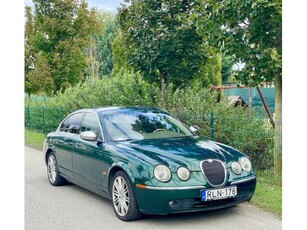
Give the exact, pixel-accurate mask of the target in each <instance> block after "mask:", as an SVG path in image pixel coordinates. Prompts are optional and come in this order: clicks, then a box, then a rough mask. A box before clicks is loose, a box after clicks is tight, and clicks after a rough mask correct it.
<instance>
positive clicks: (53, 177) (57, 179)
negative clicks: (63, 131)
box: [47, 153, 66, 186]
mask: <svg viewBox="0 0 307 230" xmlns="http://www.w3.org/2000/svg"><path fill="white" fill-rule="evenodd" d="M47 175H48V180H49V182H50V184H51V185H53V186H59V185H63V184H65V183H66V180H65V179H64V178H63V177H62V176H61V175H60V172H59V170H58V165H57V161H56V158H55V155H54V153H50V154H49V156H48V158H47Z"/></svg>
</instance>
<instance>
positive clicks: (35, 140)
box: [25, 129, 46, 150]
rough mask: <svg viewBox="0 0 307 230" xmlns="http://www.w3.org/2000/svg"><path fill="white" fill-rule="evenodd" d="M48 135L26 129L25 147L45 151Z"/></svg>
mask: <svg viewBox="0 0 307 230" xmlns="http://www.w3.org/2000/svg"><path fill="white" fill-rule="evenodd" d="M45 137H46V135H45V134H43V133H37V132H33V131H29V130H26V129H25V145H26V146H29V147H32V148H34V149H37V150H43V144H44V139H45Z"/></svg>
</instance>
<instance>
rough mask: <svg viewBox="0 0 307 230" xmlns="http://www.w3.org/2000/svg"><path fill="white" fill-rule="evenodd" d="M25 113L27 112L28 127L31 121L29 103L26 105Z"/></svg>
mask: <svg viewBox="0 0 307 230" xmlns="http://www.w3.org/2000/svg"><path fill="white" fill-rule="evenodd" d="M27 113H28V119H27V127H28V129H29V128H30V121H31V119H30V106H29V105H28V106H27Z"/></svg>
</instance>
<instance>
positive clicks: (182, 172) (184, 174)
mask: <svg viewBox="0 0 307 230" xmlns="http://www.w3.org/2000/svg"><path fill="white" fill-rule="evenodd" d="M177 175H178V177H179V179H180V180H183V181H186V180H188V179H189V178H190V171H189V170H188V169H187V168H185V167H180V168H178V170H177Z"/></svg>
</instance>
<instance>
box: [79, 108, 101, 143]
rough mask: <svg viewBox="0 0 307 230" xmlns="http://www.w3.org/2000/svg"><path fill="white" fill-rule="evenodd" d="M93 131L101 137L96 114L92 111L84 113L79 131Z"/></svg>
mask: <svg viewBox="0 0 307 230" xmlns="http://www.w3.org/2000/svg"><path fill="white" fill-rule="evenodd" d="M84 131H93V132H94V133H95V134H96V135H97V136H98V137H101V134H100V126H99V122H98V119H97V116H96V115H95V114H93V113H86V114H85V117H84V120H83V122H82V125H81V132H84Z"/></svg>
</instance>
